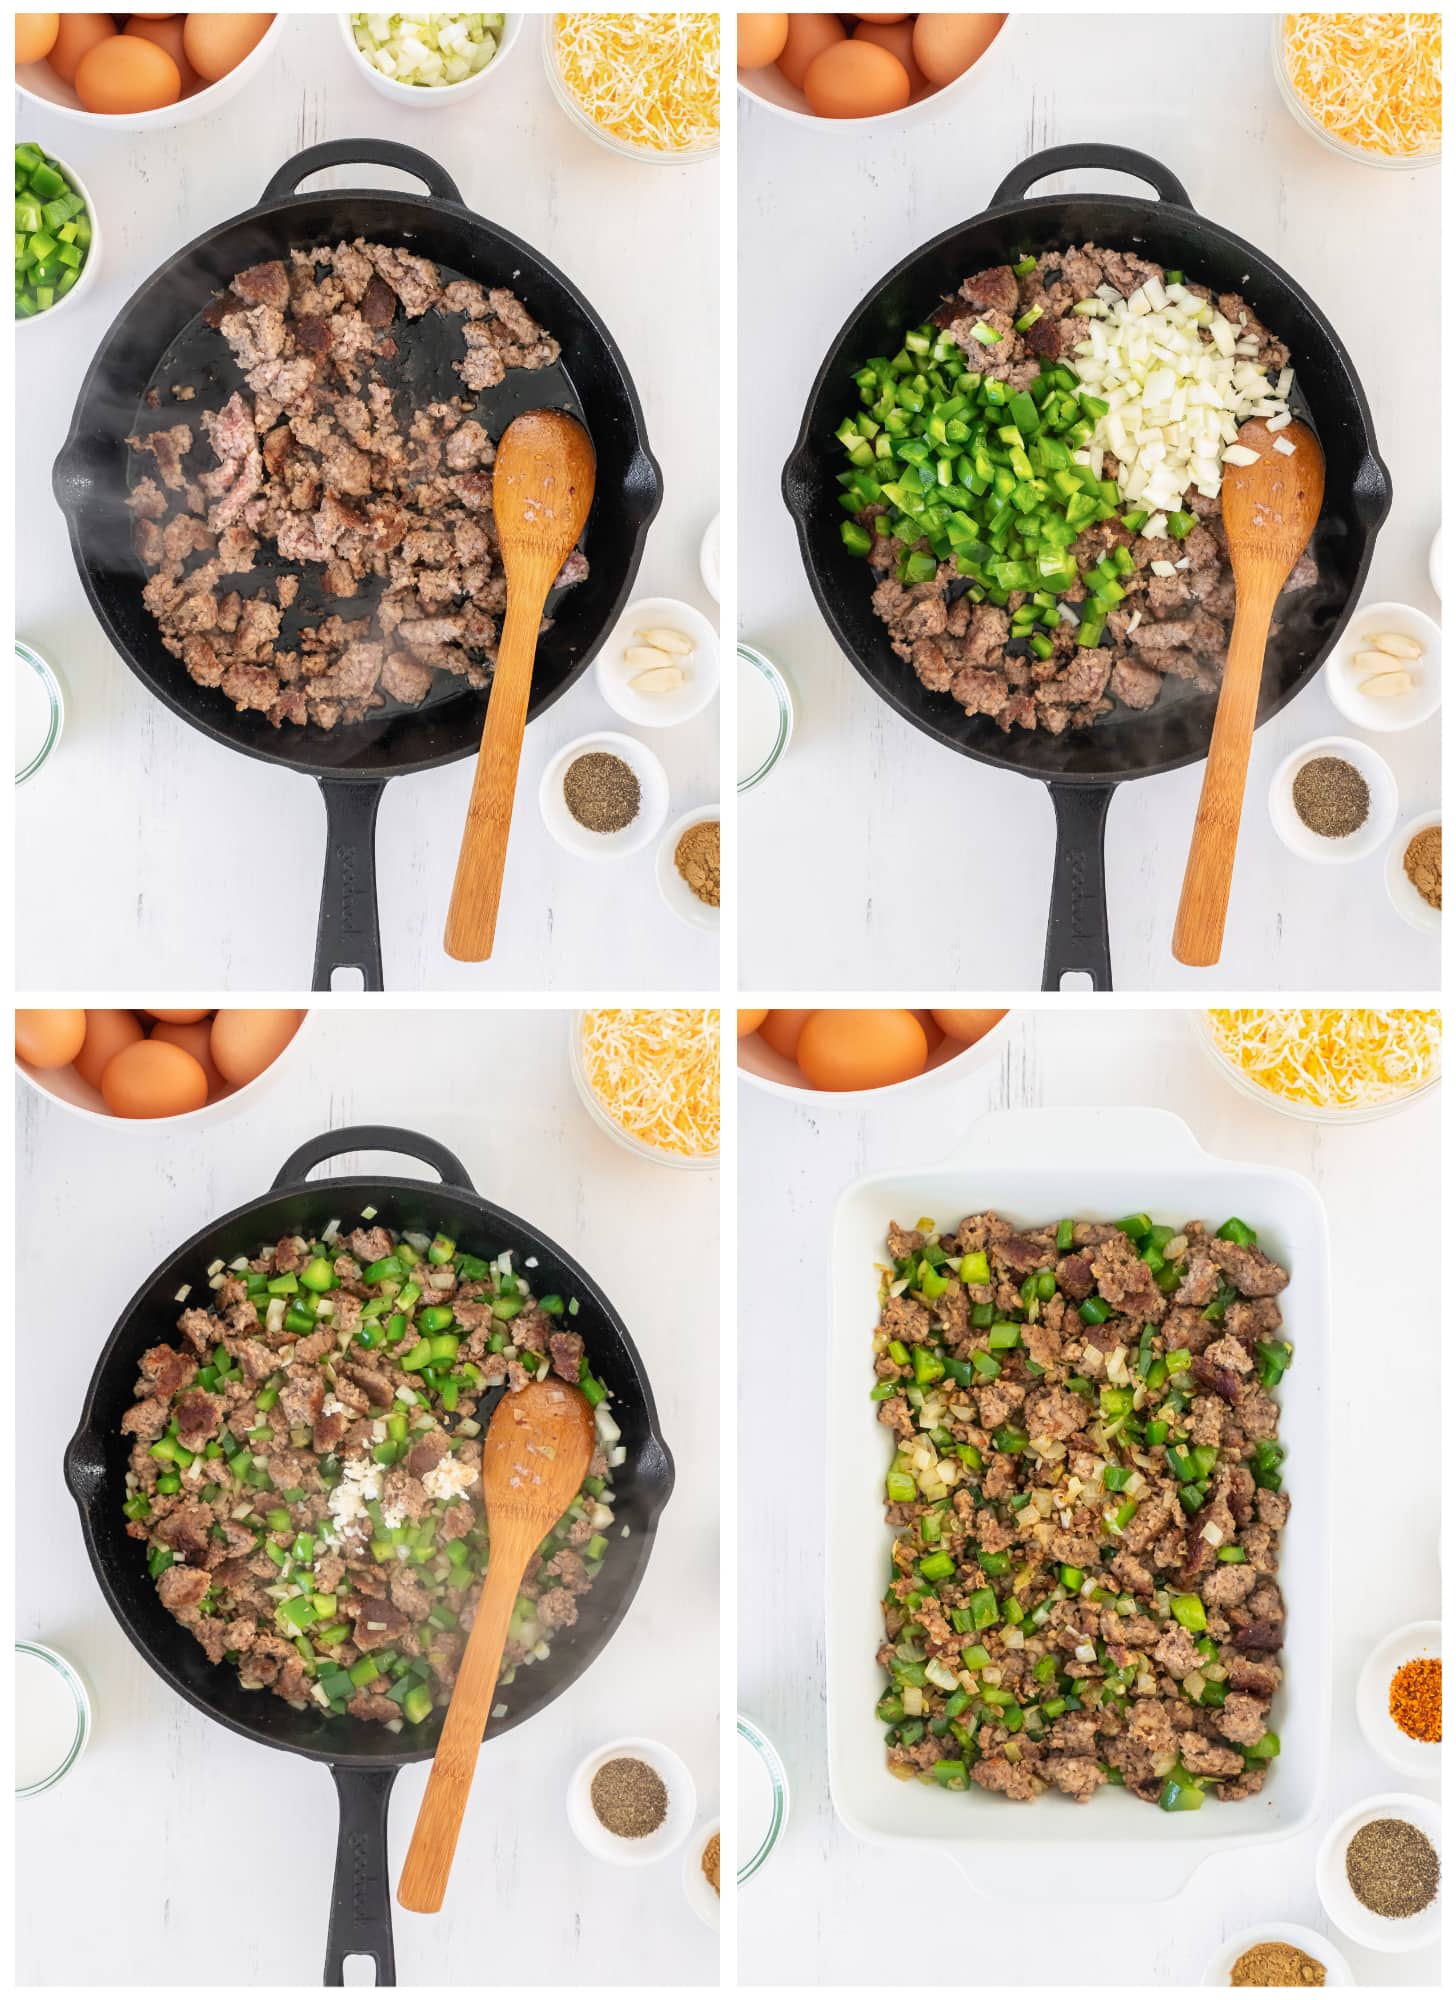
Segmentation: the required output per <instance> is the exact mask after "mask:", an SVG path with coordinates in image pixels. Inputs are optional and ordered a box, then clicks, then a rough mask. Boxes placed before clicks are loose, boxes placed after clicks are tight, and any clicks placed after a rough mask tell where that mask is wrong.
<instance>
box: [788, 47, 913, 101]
mask: <svg viewBox="0 0 1456 2000" xmlns="http://www.w3.org/2000/svg"><path fill="white" fill-rule="evenodd" d="M804 95H805V97H807V98H808V100H809V109H810V110H811V111H813V112H815V113H816V114H817V115H818V116H819V117H820V118H881V117H883V116H884V115H885V113H886V112H888V111H903V110H904V109H905V106H906V105H907V104H908V103H909V102H910V79H909V77H908V76H907V75H906V74H905V72H904V70H903V69H902V68H901V66H900V64H899V63H897V62H896V60H895V58H894V57H893V56H892V55H891V54H890V51H889V50H888V49H881V48H877V47H876V46H875V44H874V43H873V42H836V43H835V45H834V47H833V48H829V49H824V50H822V51H821V53H820V54H818V55H817V56H815V58H814V60H813V62H811V63H810V65H809V67H808V69H807V70H806V71H805V73H804Z"/></svg>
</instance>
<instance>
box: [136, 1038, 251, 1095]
mask: <svg viewBox="0 0 1456 2000" xmlns="http://www.w3.org/2000/svg"><path fill="white" fill-rule="evenodd" d="M150 1039H151V1040H152V1041H154V1042H170V1043H171V1044H172V1046H173V1048H176V1049H186V1051H187V1053H188V1055H190V1056H191V1058H192V1060H193V1061H194V1062H195V1063H196V1064H198V1066H199V1067H200V1068H201V1070H202V1073H203V1075H204V1076H205V1077H206V1078H207V1101H208V1103H209V1104H210V1103H211V1102H212V1100H213V1098H215V1097H226V1096H227V1094H228V1092H229V1091H230V1090H231V1089H232V1087H233V1086H232V1085H231V1084H230V1083H229V1082H228V1080H227V1078H226V1077H225V1076H224V1075H223V1073H222V1071H221V1070H220V1069H219V1068H218V1066H217V1064H216V1063H215V1062H214V1061H213V1059H212V1023H211V1021H209V1020H201V1021H158V1023H157V1025H156V1027H155V1028H153V1030H152V1032H151V1037H150Z"/></svg>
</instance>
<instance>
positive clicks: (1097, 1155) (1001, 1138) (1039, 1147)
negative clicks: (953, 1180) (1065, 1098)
mask: <svg viewBox="0 0 1456 2000" xmlns="http://www.w3.org/2000/svg"><path fill="white" fill-rule="evenodd" d="M1203 1157H1204V1154H1203V1148H1202V1147H1201V1146H1200V1145H1199V1143H1198V1141H1197V1139H1196V1138H1195V1137H1194V1135H1193V1133H1192V1131H1191V1130H1190V1129H1189V1127H1188V1126H1187V1125H1185V1124H1184V1122H1183V1120H1182V1119H1181V1118H1180V1117H1179V1116H1178V1115H1177V1113H1176V1112H1174V1111H1163V1110H1160V1109H1158V1108H1157V1107H1156V1106H1154V1105H1151V1104H1120V1105H1118V1106H1117V1108H1116V1110H1115V1111H1109V1110H1108V1108H1107V1107H1106V1106H1105V1105H1103V1106H1099V1107H1096V1108H1094V1107H1092V1106H1090V1105H1086V1106H1083V1105H1069V1106H1066V1107H1065V1108H1062V1107H1058V1106H1055V1105H1048V1106H1045V1107H1040V1108H1037V1109H1034V1110H1025V1111H988V1112H987V1114H986V1116H985V1117H984V1118H978V1119H977V1120H976V1122H975V1124H974V1125H972V1126H971V1128H970V1130H969V1131H968V1132H967V1133H966V1134H965V1136H964V1137H963V1138H962V1139H961V1140H960V1141H959V1142H958V1143H957V1145H956V1147H955V1150H954V1152H953V1153H952V1154H951V1155H950V1158H949V1159H947V1160H945V1161H943V1162H942V1164H943V1165H945V1166H950V1167H954V1166H958V1165H962V1164H965V1165H969V1164H970V1163H971V1162H972V1161H977V1162H980V1163H982V1164H984V1163H985V1161H986V1160H987V1159H990V1158H994V1160H995V1162H996V1166H997V1168H998V1169H1000V1168H1003V1167H1044V1166H1045V1165H1046V1163H1047V1161H1048V1160H1076V1159H1086V1160H1096V1162H1097V1164H1098V1166H1099V1167H1103V1166H1109V1165H1113V1166H1117V1165H1124V1164H1126V1165H1130V1166H1156V1167H1164V1166H1171V1165H1173V1164H1174V1163H1175V1162H1177V1161H1180V1160H1195V1159H1202V1158H1203Z"/></svg>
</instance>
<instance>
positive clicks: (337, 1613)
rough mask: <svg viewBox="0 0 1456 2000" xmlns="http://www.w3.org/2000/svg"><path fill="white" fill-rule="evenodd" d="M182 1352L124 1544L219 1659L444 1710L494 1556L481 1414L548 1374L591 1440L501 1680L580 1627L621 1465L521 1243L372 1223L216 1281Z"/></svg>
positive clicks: (146, 1421)
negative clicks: (524, 1265) (475, 1242)
mask: <svg viewBox="0 0 1456 2000" xmlns="http://www.w3.org/2000/svg"><path fill="white" fill-rule="evenodd" d="M210 1282H211V1286H212V1293H213V1298H212V1303H211V1304H210V1305H208V1306H188V1307H187V1308H186V1310H184V1311H183V1313H182V1315H181V1317H180V1318H179V1320H178V1322H177V1326H178V1331H179V1332H180V1334H181V1336H182V1339H181V1341H180V1342H179V1343H178V1345H177V1346H175V1347H173V1346H168V1345H165V1344H164V1345H160V1346H157V1347H152V1348H148V1349H147V1351H146V1352H145V1353H144V1354H143V1355H142V1357H141V1363H140V1368H141V1373H140V1376H139V1378H138V1380H137V1385H136V1396H137V1400H136V1402H135V1404H134V1405H133V1406H132V1408H131V1409H130V1410H128V1411H127V1413H126V1415H125V1417H124V1418H123V1419H122V1425H121V1428H122V1430H123V1431H124V1432H125V1433H126V1434H127V1435H128V1436H129V1437H131V1438H132V1439H133V1440H134V1442H133V1444H132V1448H131V1470H130V1472H129V1473H128V1475H127V1482H126V1484H127V1497H126V1502H125V1510H124V1511H125V1513H126V1518H127V1522H128V1527H127V1533H128V1534H130V1535H132V1536H134V1537H135V1538H136V1539H137V1540H138V1541H142V1542H145V1544H146V1547H147V1561H148V1564H149V1567H150V1570H151V1574H152V1576H153V1577H154V1578H155V1579H156V1584H157V1592H158V1595H159V1596H160V1597H161V1600H162V1602H163V1604H165V1605H166V1607H167V1609H168V1610H169V1611H170V1612H171V1613H172V1615H173V1617H174V1618H176V1619H177V1620H178V1622H179V1623H180V1624H182V1625H185V1626H186V1627H187V1628H188V1629H189V1630H190V1631H191V1632H192V1634H193V1636H194V1637H195V1638H196V1640H197V1642H198V1644H199V1645H200V1646H201V1647H202V1648H203V1649H204V1651H205V1652H206V1654H207V1657H208V1659H209V1660H211V1661H212V1663H213V1664H214V1666H216V1665H218V1664H220V1663H221V1662H223V1661H227V1662H229V1663H230V1664H232V1665H234V1666H235V1667H236V1668H237V1672H238V1675H239V1678H240V1679H241V1681H242V1684H243V1686H244V1687H247V1688H260V1687H267V1688H271V1689H272V1690H273V1692H274V1694H276V1695H279V1696H280V1697H281V1698H282V1699H283V1700H284V1701H288V1702H292V1703H293V1704H294V1706H295V1707H302V1706H304V1704H306V1703H308V1702H315V1703H317V1705H318V1706H319V1707H320V1708H321V1709H324V1710H327V1711H328V1712H329V1713H330V1714H333V1715H343V1714H345V1713H347V1714H349V1715H352V1716H356V1717H358V1718H360V1719H361V1720H365V1721H372V1722H382V1723H384V1724H386V1725H387V1726H388V1727H389V1728H390V1729H392V1730H394V1731H396V1732H397V1731H398V1730H400V1729H401V1728H402V1727H403V1726H404V1724H405V1723H410V1724H418V1723H421V1722H423V1721H424V1719H425V1717H426V1716H427V1715H429V1713H430V1712H431V1710H432V1708H433V1707H434V1706H435V1703H436V1700H437V1698H439V1699H440V1700H441V1701H442V1702H443V1701H444V1700H445V1699H448V1695H449V1691H450V1689H451V1688H452V1687H453V1686H454V1683H455V1675H456V1672H457V1669H458V1667H459V1663H460V1659H461V1656H462V1654H463V1652H464V1650H465V1638H466V1634H467V1633H468V1631H469V1629H470V1625H471V1621H472V1618H473V1616H474V1607H475V1600H476V1597H477V1595H478V1593H479V1590H480V1585H481V1579H482V1577H483V1576H484V1574H485V1570H486V1567H487V1564H488V1561H489V1544H488V1539H487V1534H486V1522H485V1516H484V1513H483V1511H482V1508H481V1504H480V1449H481V1448H480V1436H481V1424H480V1421H479V1418H478V1415H477V1412H478V1410H479V1409H480V1407H481V1404H482V1401H483V1399H484V1397H485V1396H486V1394H487V1392H488V1391H490V1390H491V1389H493V1388H496V1387H499V1386H504V1388H505V1390H506V1393H507V1394H509V1393H511V1392H513V1391H515V1390H518V1389H522V1388H524V1387H525V1385H526V1384H527V1382H529V1381H533V1380H536V1379H538V1378H541V1377H544V1376H546V1375H548V1374H553V1373H554V1374H555V1375H557V1376H559V1377H560V1378H561V1379H562V1380H563V1381H567V1382H572V1383H577V1384H579V1386H580V1387H581V1389H582V1392H583V1393H584V1394H585V1396H586V1398H587V1400H588V1401H589V1402H590V1403H591V1404H592V1405H593V1407H594V1409H595V1413H596V1424H597V1440H598V1442H597V1449H596V1452H595V1455H594V1457H593V1459H592V1463H591V1468H590V1471H589V1473H588V1475H587V1478H586V1480H585V1481H584V1483H583V1485H582V1489H581V1491H580V1493H578V1495H577V1496H576V1498H575V1499H574V1500H573V1501H572V1503H571V1506H570V1507H569V1508H568V1509H567V1511H566V1513H565V1514H564V1515H563V1516H562V1518H561V1520H560V1521H559V1522H558V1523H557V1525H556V1527H555V1528H554V1529H553V1530H552V1532H551V1534H550V1535H548V1536H547V1538H546V1540H545V1541H544V1542H543V1543H542V1544H541V1549H540V1560H539V1563H538V1564H537V1566H536V1568H535V1570H534V1571H533V1572H530V1573H528V1576H527V1579H526V1582H525V1584H524V1585H523V1587H522V1593H521V1595H520V1597H519V1598H518V1599H517V1602H516V1607H515V1613H514V1616H513V1617H512V1620H511V1628H510V1637H509V1640H508V1642H507V1646H506V1652H505V1668H504V1672H503V1674H502V1677H501V1679H502V1684H503V1685H504V1684H507V1683H508V1682H509V1681H510V1680H511V1679H512V1678H513V1676H514V1673H515V1670H516V1668H517V1667H520V1666H522V1665H524V1664H525V1663H527V1662H528V1661H530V1660H532V1659H544V1658H545V1657H546V1656H547V1653H548V1650H549V1642H550V1640H551V1639H552V1637H553V1636H554V1635H555V1634H557V1633H559V1632H562V1631H564V1630H565V1629H566V1628H567V1627H568V1626H570V1625H573V1624H575V1622H576V1616H577V1600H578V1599H579V1598H580V1597H581V1596H582V1595H583V1594H584V1593H585V1592H586V1591H588V1590H590V1588H591V1585H592V1580H593V1578H594V1577H595V1576H596V1574H597V1572H598V1570H599V1569H600V1568H601V1565H602V1561H603V1559H604V1558H605V1556H606V1553H607V1533H606V1531H607V1529H608V1528H609V1527H610V1526H611V1523H612V1498H613V1495H612V1489H611V1484H610V1481H611V1475H612V1470H613V1468H614V1467H615V1466H616V1465H619V1464H621V1463H622V1461H623V1459H624V1457H625V1450H624V1447H622V1445H621V1444H620V1443H619V1442H618V1439H619V1435H620V1433H619V1431H618V1428H617V1425H616V1423H615V1422H614V1420H613V1419H612V1416H611V1411H610V1400H609V1397H608V1394H607V1391H606V1389H605V1387H604V1386H603V1384H602V1383H601V1382H600V1381H599V1380H597V1378H596V1377H595V1376H594V1375H593V1374H592V1372H591V1370H590V1368H589V1367H588V1365H587V1360H586V1356H585V1352H584V1346H583V1342H582V1338H581V1336H580V1334H578V1333H574V1332H572V1331H571V1329H570V1326H569V1324H568V1322H569V1321H570V1320H571V1319H572V1318H573V1317H574V1316H575V1314H576V1310H577V1302H576V1300H575V1299H572V1300H570V1301H565V1300H563V1299H561V1298H560V1297H558V1296H556V1295H554V1294H553V1295H548V1296H547V1297H545V1298H539V1299H538V1298H535V1297H533V1295H532V1292H531V1285H530V1272H529V1271H528V1270H518V1269H517V1268H516V1267H515V1262H514V1259H513V1257H512V1255H511V1253H510V1252H504V1253H502V1254H501V1255H499V1256H497V1257H493V1258H489V1259H487V1258H484V1257H476V1256H471V1255H468V1254H467V1253H466V1252H465V1251H463V1250H461V1249H460V1248H458V1247H457V1245H456V1244H454V1243H452V1242H451V1241H450V1240H449V1239H448V1238H447V1237H445V1236H443V1235H440V1236H436V1237H435V1238H434V1240H433V1241H431V1240H429V1239H428V1238H426V1237H423V1236H412V1235H405V1236H401V1237H398V1238H396V1237H395V1236H394V1235H393V1234H391V1232H390V1231H389V1230H388V1229H384V1228H381V1227H378V1226H377V1225H376V1224H375V1223H374V1220H373V1212H372V1211H371V1210H367V1209H366V1210H365V1212H364V1219H363V1226H361V1227H360V1228H357V1229H355V1230H354V1231H353V1232H352V1234H351V1235H349V1236H348V1238H347V1239H345V1238H343V1237H341V1236H340V1235H339V1234H338V1232H337V1230H336V1229H335V1228H334V1227H333V1225H331V1226H330V1229H329V1230H327V1231H326V1232H325V1234H324V1236H323V1237H322V1238H321V1239H319V1240H318V1241H315V1242H308V1241H305V1239H304V1238H303V1237H301V1236H286V1237H284V1238H283V1240H282V1241H281V1242H278V1243H273V1244H269V1245H268V1246H267V1247H265V1248H264V1249H263V1250H262V1251H261V1252H260V1253H259V1255H258V1256H256V1257H254V1258H252V1259H251V1260H246V1259H245V1260H240V1261H239V1262H237V1263H236V1264H234V1265H233V1266H232V1267H231V1268H229V1269H224V1268H223V1267H222V1266H221V1265H218V1266H215V1267H214V1268H213V1270H212V1272H211V1273H210Z"/></svg>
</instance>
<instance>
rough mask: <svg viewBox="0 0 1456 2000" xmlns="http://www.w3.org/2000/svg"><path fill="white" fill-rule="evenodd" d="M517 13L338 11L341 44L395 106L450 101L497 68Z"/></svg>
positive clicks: (518, 21) (516, 32) (510, 44)
mask: <svg viewBox="0 0 1456 2000" xmlns="http://www.w3.org/2000/svg"><path fill="white" fill-rule="evenodd" d="M522 22H523V17H522V16H521V15H520V14H341V15H340V16H339V26H340V28H341V29H342V31H343V36H344V46H345V48H347V49H348V51H349V55H350V57H351V59H352V60H353V62H354V63H355V65H356V66H357V68H359V69H360V70H361V71H362V72H363V74H364V75H365V76H366V77H367V78H368V79H369V81H370V83H372V84H373V86H374V88H375V89H376V90H377V91H379V92H380V94H381V95H382V96H384V97H387V98H389V99H391V101H392V102H393V103H395V104H414V105H419V106H425V105H431V104H433V105H440V104H453V103H454V102H455V101H456V100H457V99H458V98H461V97H464V96H466V95H468V94H469V93H470V92H471V91H475V90H478V89H479V88H480V86H481V85H482V84H483V83H485V82H486V81H487V80H488V79H489V78H490V77H493V76H494V75H495V74H496V73H497V71H498V70H499V69H500V67H501V64H502V63H503V62H504V61H505V59H506V57H507V56H508V55H509V54H510V52H511V50H512V49H513V48H514V47H515V45H516V43H517V42H518V41H519V40H520V36H521V28H522Z"/></svg>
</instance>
